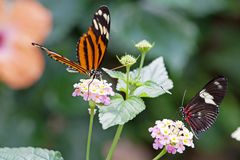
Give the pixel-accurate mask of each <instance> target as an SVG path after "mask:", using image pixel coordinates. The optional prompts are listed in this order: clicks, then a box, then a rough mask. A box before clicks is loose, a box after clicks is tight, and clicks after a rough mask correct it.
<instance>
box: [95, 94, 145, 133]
mask: <svg viewBox="0 0 240 160" xmlns="http://www.w3.org/2000/svg"><path fill="white" fill-rule="evenodd" d="M145 108H146V106H145V104H144V102H143V100H142V99H141V98H139V97H136V96H130V97H129V98H128V99H127V100H124V99H123V97H122V96H121V95H120V94H117V95H116V96H114V97H112V99H111V104H110V105H108V106H99V121H100V123H101V124H102V128H103V129H107V128H109V127H112V126H114V125H118V124H125V123H126V122H128V121H130V120H132V119H133V118H134V117H136V115H138V114H139V113H140V112H142V111H143V110H144V109H145Z"/></svg>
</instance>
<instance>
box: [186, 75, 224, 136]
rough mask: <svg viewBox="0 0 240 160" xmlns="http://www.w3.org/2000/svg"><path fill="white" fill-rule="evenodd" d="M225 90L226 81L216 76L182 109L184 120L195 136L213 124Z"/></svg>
mask: <svg viewBox="0 0 240 160" xmlns="http://www.w3.org/2000/svg"><path fill="white" fill-rule="evenodd" d="M226 90H227V79H226V78H225V77H224V76H218V77H216V78H214V79H212V80H211V81H210V82H208V83H207V84H206V85H205V86H204V87H203V89H202V90H201V91H200V92H198V93H197V95H195V96H194V97H193V99H192V100H191V101H190V102H189V103H188V104H187V105H186V106H185V107H184V108H183V110H182V114H183V116H184V119H185V120H186V122H187V123H188V124H189V126H190V127H191V129H192V130H193V132H194V133H195V135H197V134H198V133H200V132H204V131H206V130H207V129H208V128H209V127H211V126H212V124H213V123H214V122H215V120H216V118H217V115H218V112H219V105H220V103H221V102H222V100H223V98H224V96H225V94H226Z"/></svg>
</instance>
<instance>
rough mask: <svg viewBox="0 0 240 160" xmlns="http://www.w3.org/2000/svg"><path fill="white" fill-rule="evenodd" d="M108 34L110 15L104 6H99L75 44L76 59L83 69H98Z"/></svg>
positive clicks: (104, 51)
mask: <svg viewBox="0 0 240 160" xmlns="http://www.w3.org/2000/svg"><path fill="white" fill-rule="evenodd" d="M109 33H110V13H109V10H108V8H107V7H106V6H101V7H100V8H99V9H98V10H97V12H96V13H95V14H94V17H93V20H92V25H91V26H90V27H89V29H88V32H87V33H85V34H83V36H82V37H81V38H80V39H79V41H78V43H77V59H78V62H79V63H80V65H81V66H82V67H83V68H84V69H86V70H89V71H91V70H92V69H94V70H97V69H98V67H99V65H100V64H101V62H102V59H103V57H104V54H105V53H106V48H107V44H108V40H109Z"/></svg>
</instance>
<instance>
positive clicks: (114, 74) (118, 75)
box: [102, 68, 126, 80]
mask: <svg viewBox="0 0 240 160" xmlns="http://www.w3.org/2000/svg"><path fill="white" fill-rule="evenodd" d="M102 70H103V71H105V72H106V73H107V74H108V75H109V76H110V77H112V78H117V79H121V80H125V79H126V75H125V74H124V73H122V72H120V71H113V70H109V69H107V68H102Z"/></svg>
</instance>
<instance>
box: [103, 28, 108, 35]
mask: <svg viewBox="0 0 240 160" xmlns="http://www.w3.org/2000/svg"><path fill="white" fill-rule="evenodd" d="M106 33H107V28H106V27H105V26H103V34H106Z"/></svg>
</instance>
